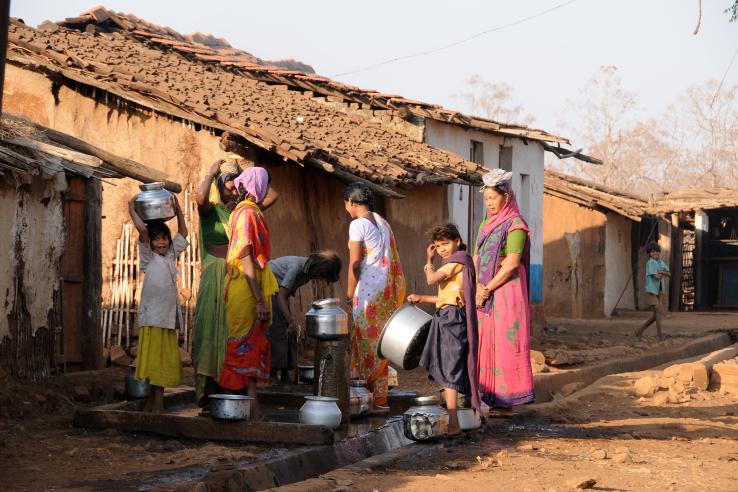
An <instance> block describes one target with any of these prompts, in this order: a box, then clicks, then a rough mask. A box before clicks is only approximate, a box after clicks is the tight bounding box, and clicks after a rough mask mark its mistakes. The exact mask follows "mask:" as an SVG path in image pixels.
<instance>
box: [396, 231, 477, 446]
mask: <svg viewBox="0 0 738 492" xmlns="http://www.w3.org/2000/svg"><path fill="white" fill-rule="evenodd" d="M430 236H431V244H430V245H429V246H428V249H427V250H426V254H427V257H428V262H427V263H426V265H425V266H424V267H423V271H424V272H425V279H426V281H427V282H428V285H436V284H437V285H438V295H435V296H429V295H418V294H411V295H409V296H408V298H407V300H408V302H410V303H413V304H415V303H418V302H428V303H435V305H436V312H435V314H434V315H433V320H432V321H431V326H430V331H429V332H428V339H427V341H426V343H425V348H424V350H423V355H422V356H421V358H420V365H421V367H423V368H425V369H426V370H427V371H428V377H429V378H430V379H432V380H434V381H435V382H437V383H438V384H440V385H441V386H442V387H443V389H444V397H445V400H446V409H447V410H448V414H449V434H451V435H453V434H458V433H459V432H461V428H460V427H459V420H458V417H457V413H456V411H457V396H458V394H459V393H461V394H464V395H465V396H466V400H467V401H470V402H471V405H472V408H474V410H476V411H479V405H480V402H479V390H478V389H477V344H478V338H477V315H476V308H475V302H474V299H475V295H476V294H475V290H476V285H477V282H476V274H475V271H474V263H473V261H472V257H471V256H470V255H469V253H467V252H466V246H465V245H464V244H463V243H462V242H461V235H459V230H458V229H457V228H456V226H455V225H454V224H446V225H443V226H439V227H436V228H435V229H433V230H432V231H431V233H430ZM436 253H437V254H438V256H440V257H441V259H442V263H443V266H442V267H440V268H439V269H437V270H436V268H435V267H434V266H433V257H434V255H435V254H436Z"/></svg>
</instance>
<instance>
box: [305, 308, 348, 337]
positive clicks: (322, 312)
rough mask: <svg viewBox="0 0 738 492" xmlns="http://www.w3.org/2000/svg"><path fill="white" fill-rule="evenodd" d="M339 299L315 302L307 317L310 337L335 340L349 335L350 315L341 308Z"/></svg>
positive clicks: (306, 322)
mask: <svg viewBox="0 0 738 492" xmlns="http://www.w3.org/2000/svg"><path fill="white" fill-rule="evenodd" d="M340 302H341V301H339V300H338V299H322V300H320V301H315V302H314V303H313V304H312V308H310V311H308V312H307V314H306V315H305V324H306V330H307V334H308V336H311V337H315V338H317V339H319V340H334V339H336V338H340V337H343V336H347V335H348V315H347V314H346V311H344V310H343V309H341V308H340V307H339V304H340Z"/></svg>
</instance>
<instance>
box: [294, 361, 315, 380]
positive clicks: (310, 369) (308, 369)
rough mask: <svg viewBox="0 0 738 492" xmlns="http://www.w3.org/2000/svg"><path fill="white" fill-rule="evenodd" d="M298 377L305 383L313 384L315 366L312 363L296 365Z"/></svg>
mask: <svg viewBox="0 0 738 492" xmlns="http://www.w3.org/2000/svg"><path fill="white" fill-rule="evenodd" d="M297 372H298V377H299V379H300V381H301V382H303V383H305V384H313V381H315V366H313V365H300V364H298V365H297Z"/></svg>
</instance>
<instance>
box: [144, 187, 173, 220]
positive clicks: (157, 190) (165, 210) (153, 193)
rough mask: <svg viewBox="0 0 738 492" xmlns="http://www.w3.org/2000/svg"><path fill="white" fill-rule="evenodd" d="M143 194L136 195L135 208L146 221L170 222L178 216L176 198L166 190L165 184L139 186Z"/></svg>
mask: <svg viewBox="0 0 738 492" xmlns="http://www.w3.org/2000/svg"><path fill="white" fill-rule="evenodd" d="M138 187H139V188H141V193H139V194H138V195H136V198H135V199H134V201H133V208H134V209H135V210H136V212H138V215H140V216H141V218H142V219H143V220H145V221H150V220H169V219H171V218H172V217H174V216H175V215H177V214H176V211H175V206H174V196H173V195H172V194H171V193H169V192H168V191H167V190H165V189H164V183H163V182H161V181H157V182H155V183H145V184H141V185H138Z"/></svg>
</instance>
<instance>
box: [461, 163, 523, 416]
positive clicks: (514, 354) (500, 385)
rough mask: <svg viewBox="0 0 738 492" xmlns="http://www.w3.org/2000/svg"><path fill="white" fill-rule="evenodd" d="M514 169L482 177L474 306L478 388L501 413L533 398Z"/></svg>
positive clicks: (521, 242)
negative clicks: (484, 210) (512, 182)
mask: <svg viewBox="0 0 738 492" xmlns="http://www.w3.org/2000/svg"><path fill="white" fill-rule="evenodd" d="M511 178H512V173H510V172H506V171H503V170H502V169H494V170H493V171H491V172H489V173H487V174H485V175H484V177H483V181H484V185H483V186H482V189H481V192H482V193H484V203H485V205H486V208H487V217H486V218H485V219H484V221H482V224H481V225H480V227H479V232H478V235H477V241H476V248H475V252H474V263H475V264H476V266H477V282H478V285H477V292H476V304H477V314H478V317H479V352H478V354H479V357H478V364H479V391H480V393H481V394H482V401H484V402H485V403H487V404H488V405H489V406H490V407H493V408H494V407H497V408H499V409H501V410H502V411H503V412H505V413H509V412H511V411H512V407H513V406H515V405H520V404H523V403H531V402H533V401H534V399H535V396H534V391H533V373H532V370H531V365H530V305H529V301H528V269H529V266H530V254H529V251H530V238H529V235H530V230H529V229H528V225H527V224H526V223H525V220H523V217H522V215H521V214H520V209H519V208H518V204H517V201H516V200H515V194H514V193H513V191H512V187H511V186H510V179H511Z"/></svg>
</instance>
